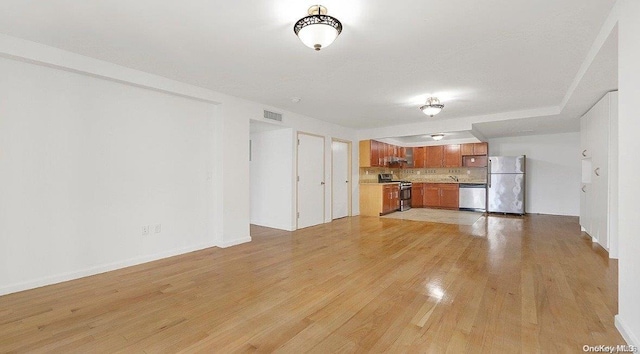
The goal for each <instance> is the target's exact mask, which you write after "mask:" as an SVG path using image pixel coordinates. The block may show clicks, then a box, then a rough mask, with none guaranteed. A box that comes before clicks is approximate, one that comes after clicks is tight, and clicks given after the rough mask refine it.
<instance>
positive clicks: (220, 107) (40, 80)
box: [0, 34, 358, 294]
mask: <svg viewBox="0 0 640 354" xmlns="http://www.w3.org/2000/svg"><path fill="white" fill-rule="evenodd" d="M0 59H1V60H2V70H1V72H3V81H0V94H1V96H2V97H0V100H1V101H0V103H1V106H0V110H1V111H0V138H1V139H2V141H1V142H0V183H2V187H0V212H1V213H0V266H1V269H0V294H2V293H9V292H14V291H19V290H24V289H28V288H32V287H37V286H41V285H45V284H51V283H55V282H59V281H63V280H68V279H73V278H77V277H81V276H86V275H90V274H95V273H99V272H102V271H107V270H112V269H117V268H121V267H124V266H128V265H132V264H137V263H141V262H145V261H149V260H154V259H157V258H161V257H166V256H169V255H174V254H179V253H184V252H187V251H190V250H195V249H200V248H204V247H209V246H213V245H216V246H219V247H229V246H233V245H236V244H239V243H243V242H249V241H251V237H250V236H249V223H250V189H249V185H250V172H249V160H248V156H249V144H248V141H249V121H250V120H251V119H255V120H258V121H259V120H263V118H262V113H263V110H264V109H269V110H273V111H277V112H282V113H283V114H284V117H285V118H284V123H283V126H285V127H289V128H292V129H291V130H290V134H291V138H290V140H289V141H290V142H291V146H290V151H291V152H295V143H294V142H295V139H294V136H295V134H296V133H297V131H304V132H309V133H313V134H318V135H323V136H325V141H326V144H327V149H326V150H327V151H328V152H330V151H331V149H330V144H331V137H336V138H340V139H345V140H350V141H354V149H353V156H354V159H353V161H354V166H355V167H354V169H353V170H354V178H353V180H354V184H353V185H354V196H353V197H354V199H353V200H354V214H357V212H358V208H357V206H358V202H357V201H358V194H357V180H358V175H357V173H358V169H357V163H358V161H357V154H358V150H357V146H358V145H357V141H356V133H355V131H354V130H352V129H348V128H344V127H341V126H338V125H335V124H330V123H325V122H322V121H319V120H316V119H313V118H310V117H306V116H302V115H297V114H294V113H291V112H287V111H283V110H279V109H277V108H274V107H268V106H265V105H262V104H259V103H255V102H251V101H247V100H243V99H239V98H235V97H232V96H228V95H224V94H220V93H218V92H214V91H210V90H207V89H203V88H200V87H195V86H191V85H188V84H184V83H180V82H176V81H173V80H169V79H166V78H163V77H159V76H156V75H152V74H148V73H144V72H140V71H137V70H133V69H129V68H125V67H122V66H118V65H115V64H112V63H107V62H104V61H100V60H96V59H92V58H88V57H84V56H81V55H77V54H74V53H70V52H66V51H63V50H60V49H57V48H53V47H48V46H44V45H41V44H38V43H34V42H29V41H25V40H22V39H18V38H14V37H11V36H7V35H3V34H0ZM16 117H19V118H16ZM268 122H271V121H268ZM185 123H186V124H185ZM74 139H75V140H74ZM16 154H17V155H16ZM96 156H97V157H96ZM294 160H295V156H294ZM330 161H331V154H330V153H327V154H326V158H325V166H327V169H326V171H327V172H326V173H327V177H326V179H327V181H330V174H331V169H330V164H329V163H330ZM291 167H292V169H291V173H290V176H291V178H292V179H293V178H295V175H294V174H295V172H294V171H295V169H294V167H295V166H293V165H292V166H291ZM5 171H9V172H5ZM238 186H245V188H238ZM327 187H328V188H327V195H328V196H327V198H326V200H327V202H326V204H325V206H324V207H325V210H326V211H327V212H326V215H327V220H326V221H327V222H329V221H330V215H331V214H330V208H331V205H330V200H331V199H330V192H331V186H330V184H328V186H327ZM107 191H108V193H107ZM295 199H296V196H295V192H292V193H291V197H290V200H291V203H290V205H291V206H292V208H293V206H295V201H296V200H295ZM294 215H295V210H291V212H290V218H291V219H293V217H294ZM156 223H161V224H162V233H161V234H160V235H156V236H155V237H154V238H153V239H150V241H147V240H145V239H144V238H142V237H141V236H140V235H139V234H140V229H141V226H142V225H145V224H156Z"/></svg>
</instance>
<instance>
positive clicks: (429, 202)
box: [422, 183, 440, 208]
mask: <svg viewBox="0 0 640 354" xmlns="http://www.w3.org/2000/svg"><path fill="white" fill-rule="evenodd" d="M422 204H423V205H424V206H426V207H428V208H429V207H431V208H439V207H440V184H438V183H425V185H424V201H423V203H422Z"/></svg>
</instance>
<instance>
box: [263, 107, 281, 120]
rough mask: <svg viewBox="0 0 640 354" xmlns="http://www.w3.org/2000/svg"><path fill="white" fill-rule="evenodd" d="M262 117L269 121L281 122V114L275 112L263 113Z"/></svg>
mask: <svg viewBox="0 0 640 354" xmlns="http://www.w3.org/2000/svg"><path fill="white" fill-rule="evenodd" d="M264 117H265V118H267V119H271V120H277V121H278V122H282V114H281V113H276V112H271V111H267V110H265V111H264Z"/></svg>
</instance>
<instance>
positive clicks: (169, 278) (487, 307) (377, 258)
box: [0, 215, 624, 353]
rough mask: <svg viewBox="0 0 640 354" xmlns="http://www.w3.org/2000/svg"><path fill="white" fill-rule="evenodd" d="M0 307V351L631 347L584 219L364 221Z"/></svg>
mask: <svg viewBox="0 0 640 354" xmlns="http://www.w3.org/2000/svg"><path fill="white" fill-rule="evenodd" d="M251 231H252V236H253V239H254V241H253V242H251V243H248V244H244V245H240V246H236V247H232V248H228V249H215V248H213V249H207V250H203V251H198V252H194V253H190V254H186V255H182V256H178V257H173V258H169V259H164V260H160V261H156V262H152V263H147V264H143V265H140V266H135V267H131V268H126V269H121V270H118V271H114V272H109V273H105V274H101V275H97V276H93V277H88V278H84V279H79V280H75V281H71V282H66V283H61V284H57V285H52V286H48V287H44V288H39V289H34V290H29V291H25V292H21V293H16V294H11V295H7V296H3V297H0V352H8V351H20V352H26V351H28V352H32V351H40V352H61V353H68V352H83V353H88V352H118V351H122V352H176V351H185V352H198V351H199V352H218V353H226V352H233V351H239V352H249V351H259V352H271V351H281V352H291V353H300V352H306V351H311V352H318V353H330V352H354V351H357V352H382V351H388V352H411V353H417V352H437V353H440V352H451V353H465V352H472V353H479V352H487V353H518V352H543V353H574V352H575V353H579V352H582V346H583V345H585V344H591V345H595V344H607V345H615V344H623V343H624V341H623V339H622V338H621V337H620V335H619V334H618V333H617V331H616V330H615V328H614V324H613V316H614V314H616V313H617V300H616V299H617V290H616V289H617V284H616V279H617V264H616V262H615V261H611V260H609V259H608V258H607V255H606V253H605V252H604V251H603V250H602V249H601V248H600V247H599V246H597V245H593V244H592V243H591V241H590V240H589V239H588V237H586V236H585V235H584V234H581V233H580V228H579V226H578V222H577V218H574V217H560V216H537V215H531V216H527V217H526V218H524V219H522V218H513V217H494V216H490V217H488V218H486V219H485V218H481V219H480V220H479V221H478V222H477V223H475V224H474V225H472V226H458V225H450V224H435V223H424V222H416V221H407V220H397V219H383V218H376V217H354V218H345V219H341V220H338V221H334V222H333V223H330V224H325V225H321V226H316V227H311V228H307V229H304V230H299V231H296V232H283V231H278V230H273V229H267V228H262V227H252V228H251Z"/></svg>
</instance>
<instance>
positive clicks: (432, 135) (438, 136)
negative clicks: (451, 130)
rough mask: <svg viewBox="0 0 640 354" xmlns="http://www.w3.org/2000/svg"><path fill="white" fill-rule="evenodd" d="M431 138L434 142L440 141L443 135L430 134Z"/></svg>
mask: <svg viewBox="0 0 640 354" xmlns="http://www.w3.org/2000/svg"><path fill="white" fill-rule="evenodd" d="M431 138H432V139H433V140H435V141H438V140H442V138H444V134H431Z"/></svg>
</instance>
